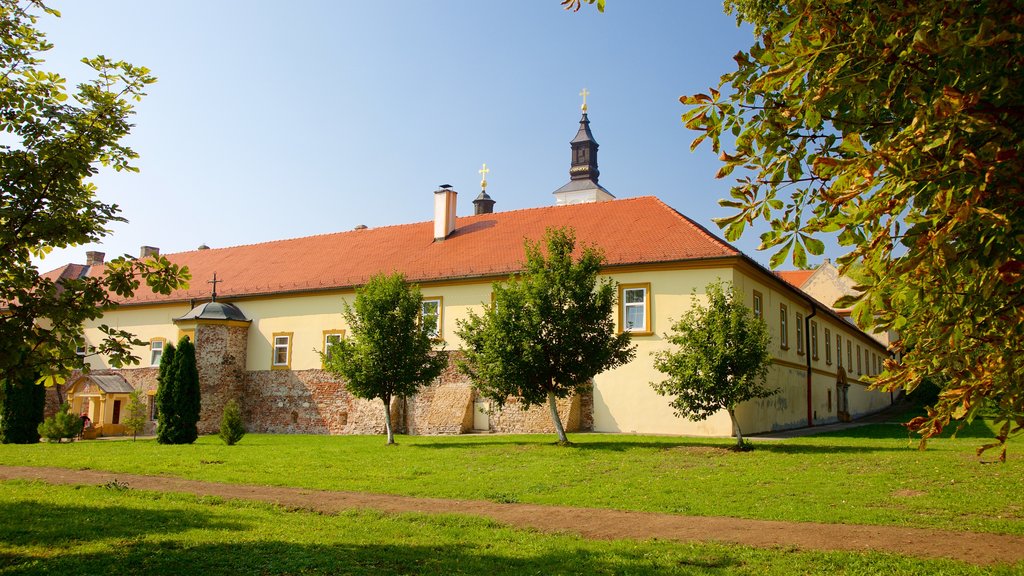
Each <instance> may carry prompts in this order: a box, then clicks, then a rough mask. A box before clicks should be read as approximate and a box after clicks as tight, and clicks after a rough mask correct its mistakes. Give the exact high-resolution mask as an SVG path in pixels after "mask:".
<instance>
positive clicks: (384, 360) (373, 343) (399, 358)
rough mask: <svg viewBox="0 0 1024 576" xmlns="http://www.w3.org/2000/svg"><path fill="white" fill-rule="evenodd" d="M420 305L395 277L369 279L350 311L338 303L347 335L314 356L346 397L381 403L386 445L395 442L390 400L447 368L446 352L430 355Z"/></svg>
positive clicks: (413, 292) (409, 288)
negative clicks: (339, 380) (342, 382)
mask: <svg viewBox="0 0 1024 576" xmlns="http://www.w3.org/2000/svg"><path fill="white" fill-rule="evenodd" d="M422 305H423V297H422V295H421V294H420V289H419V287H418V286H416V285H412V286H410V285H408V284H406V282H405V278H404V277H403V276H402V275H401V274H397V273H396V274H392V275H390V276H389V275H383V274H382V275H378V276H374V277H373V278H371V279H370V281H369V282H367V284H366V286H363V287H362V288H360V289H359V290H357V291H356V299H355V305H354V306H349V304H348V302H346V303H345V304H344V310H343V311H342V315H343V316H344V317H345V321H346V322H347V323H348V326H349V331H350V333H351V335H350V336H349V337H347V338H343V339H341V340H340V341H339V342H337V343H335V344H332V345H331V349H330V351H329V352H330V354H326V353H323V352H321V354H320V356H321V359H322V360H323V363H324V369H326V370H327V371H329V372H333V373H335V374H337V375H339V376H341V377H342V378H344V380H345V387H346V389H347V390H348V391H349V392H351V393H352V394H353V395H355V396H357V397H359V398H365V399H367V400H371V399H374V398H379V399H380V400H381V402H383V403H384V425H385V429H386V431H387V437H388V440H387V443H388V444H394V443H395V435H394V431H393V430H392V425H391V399H392V398H395V397H398V396H409V395H411V394H415V393H416V391H417V390H418V389H419V388H420V386H423V385H424V384H427V383H429V382H430V381H431V380H433V379H434V378H437V377H438V376H440V374H441V371H442V370H444V368H445V366H447V365H448V354H447V353H446V352H444V351H433V344H432V342H431V334H430V327H429V326H427V325H426V323H424V322H421V321H420V313H421V310H422Z"/></svg>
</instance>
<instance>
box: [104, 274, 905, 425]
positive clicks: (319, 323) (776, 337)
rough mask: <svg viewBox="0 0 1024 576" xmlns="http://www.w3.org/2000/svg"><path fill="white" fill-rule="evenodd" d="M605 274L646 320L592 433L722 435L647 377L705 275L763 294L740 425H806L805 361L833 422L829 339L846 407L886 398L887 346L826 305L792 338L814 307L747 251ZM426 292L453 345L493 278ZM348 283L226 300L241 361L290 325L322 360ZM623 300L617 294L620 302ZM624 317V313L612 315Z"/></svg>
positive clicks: (824, 416) (152, 318) (143, 320)
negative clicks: (437, 304)
mask: <svg viewBox="0 0 1024 576" xmlns="http://www.w3.org/2000/svg"><path fill="white" fill-rule="evenodd" d="M608 276H609V277H610V278H611V279H612V280H614V281H615V282H618V283H620V284H625V285H637V286H647V285H649V286H650V293H649V300H648V302H647V305H648V306H649V309H648V310H647V313H648V314H649V317H650V325H649V326H647V327H646V330H645V332H644V333H643V334H642V335H638V336H636V337H634V343H635V344H636V346H637V350H636V358H635V360H634V361H633V362H631V363H630V364H628V365H626V366H622V367H620V368H618V369H615V370H611V371H609V372H606V373H604V374H600V375H598V376H597V377H596V378H595V381H594V394H593V400H594V404H593V410H594V430H595V431H598V432H640V433H656V434H686V435H701V436H728V435H730V434H731V432H732V430H731V423H730V420H729V417H728V415H727V414H725V413H724V412H722V413H719V414H717V415H715V416H713V417H712V418H709V419H707V420H705V421H703V422H690V421H688V420H685V419H681V418H678V417H676V416H675V415H674V414H673V411H672V409H671V408H670V407H669V404H668V402H669V399H668V398H665V397H662V396H659V395H658V394H657V393H655V392H654V390H653V388H652V387H651V382H654V381H658V380H661V379H662V375H661V374H660V373H659V372H658V371H657V370H655V369H654V367H653V354H654V353H656V352H658V351H660V350H665V349H666V347H667V343H666V341H665V338H664V335H665V333H666V332H668V331H669V330H670V329H671V325H672V323H673V322H674V321H675V320H677V319H678V318H679V317H680V316H681V315H682V314H683V313H684V312H686V311H687V310H688V309H689V307H690V306H691V304H692V302H693V301H694V297H695V296H694V294H696V298H698V299H700V298H702V297H703V296H702V294H703V292H704V288H705V286H706V285H707V284H709V283H711V282H714V281H716V280H723V281H729V282H733V283H734V284H735V286H736V287H737V288H738V289H739V290H740V291H741V292H742V294H743V295H744V297H745V299H746V303H747V304H748V305H749V306H753V298H754V293H755V291H756V292H757V293H758V294H760V297H761V299H762V302H761V306H762V309H763V315H764V318H765V320H766V322H767V324H768V327H769V331H770V334H771V337H772V349H771V352H772V354H773V356H774V357H775V363H774V365H773V368H772V371H771V373H770V376H769V384H770V385H773V386H778V387H779V388H780V389H781V390H782V392H781V393H780V394H779V395H778V396H776V397H774V398H771V399H767V400H760V401H757V402H753V403H750V404H749V405H748V406H744V407H741V408H740V409H739V410H738V416H739V418H740V420H741V425H742V426H743V430H744V432H745V433H747V432H762V431H769V430H775V429H782V428H792V427H798V426H802V425H806V420H807V414H808V403H807V395H806V390H807V383H806V362H807V359H808V357H809V356H810V357H811V363H812V375H813V378H812V400H811V412H812V417H813V419H814V421H815V422H816V423H824V422H828V421H835V420H836V418H837V411H836V405H837V401H838V394H839V392H838V391H837V389H836V382H837V379H838V371H837V368H838V364H837V360H838V359H837V358H836V351H835V350H834V347H835V342H834V340H835V338H836V336H837V335H838V336H839V337H840V338H841V341H842V348H843V349H842V353H843V355H844V357H843V365H844V366H845V369H846V370H847V372H848V381H849V383H850V388H849V391H848V393H847V395H848V399H849V401H850V406H851V407H854V408H855V410H854V412H855V413H856V414H863V413H867V412H871V411H874V410H877V409H880V408H882V407H884V406H886V405H888V403H889V394H888V393H884V394H883V393H878V392H871V391H868V390H867V389H866V384H867V382H866V380H865V378H866V373H865V369H866V368H865V367H870V366H872V365H874V364H877V360H876V361H875V362H872V361H871V360H870V357H871V356H870V355H872V354H874V355H875V356H878V357H881V356H882V355H884V353H885V351H884V349H883V348H882V347H881V346H880V345H879V344H878V343H877V342H875V341H874V340H872V339H871V338H870V337H869V336H867V335H865V334H863V333H861V332H860V331H859V330H857V329H856V328H854V327H853V326H851V325H849V324H847V323H846V322H843V321H842V320H838V319H836V318H835V317H834V316H831V315H829V314H827V313H825V312H824V311H819V312H818V313H817V314H816V315H815V316H814V317H812V318H811V320H812V321H814V323H815V326H816V328H817V341H818V354H817V356H816V357H814V354H813V350H802V349H801V348H800V347H798V346H797V344H796V329H795V325H796V314H801V315H802V316H805V317H806V316H809V315H810V314H811V312H812V310H811V306H810V304H809V302H808V301H807V300H806V299H804V298H802V297H801V296H800V295H799V293H798V292H796V291H795V290H793V289H792V288H790V287H788V286H787V285H785V284H784V283H783V282H781V281H780V280H778V279H777V278H775V277H774V276H773V275H771V274H770V273H767V272H766V271H764V270H762V269H759V268H757V267H755V266H753V265H751V264H750V263H749V262H747V261H746V260H744V259H740V258H729V259H721V260H718V261H715V262H712V263H708V262H703V261H694V262H681V263H675V264H671V263H667V264H659V265H652V266H646V267H629V268H620V269H614V270H609V271H608ZM421 291H422V292H423V294H425V295H429V296H432V297H439V298H441V299H442V302H443V310H442V319H441V337H442V339H443V342H441V343H439V344H438V346H444V347H445V348H446V349H448V350H457V349H459V347H460V346H461V342H460V341H459V339H458V337H457V336H456V334H455V330H456V329H457V324H458V322H459V321H460V320H462V319H465V318H466V317H467V316H468V313H469V311H470V310H474V311H476V312H478V313H479V312H481V311H482V309H483V307H484V306H485V305H489V303H490V302H491V281H490V280H476V281H453V282H432V283H427V284H424V285H422V286H421ZM353 298H354V292H353V291H351V290H334V291H329V292H322V293H308V294H301V295H283V294H282V295H269V296H264V297H247V298H240V299H236V300H232V303H234V304H235V305H237V306H238V307H239V308H240V309H241V310H242V312H243V313H244V314H245V315H246V317H248V318H250V319H252V324H251V326H250V327H249V330H248V348H247V355H246V369H247V370H249V371H263V370H271V369H272V364H273V354H274V337H275V335H282V334H288V335H289V337H290V340H289V342H288V344H289V347H290V348H289V358H288V368H289V369H291V370H309V369H319V368H321V358H320V355H319V353H320V352H321V351H322V350H323V346H324V337H325V334H327V333H334V332H337V331H346V332H347V331H348V329H349V327H348V326H347V325H346V323H345V321H344V318H343V317H342V313H341V311H342V308H343V302H345V301H348V302H349V303H351V302H352V300H353ZM783 305H784V306H785V307H786V310H787V313H788V323H787V324H788V332H789V333H788V339H789V346H788V347H787V348H784V347H782V346H781V345H780V342H781V338H780V330H781V324H782V321H781V317H780V310H781V306H783ZM620 306H621V302H620ZM188 311H189V307H188V305H187V304H186V303H181V304H174V305H132V306H122V307H121V308H119V309H117V310H114V311H111V312H109V313H108V314H107V315H106V316H105V317H104V318H102V319H101V320H98V321H96V322H94V323H93V324H90V325H88V326H86V328H85V337H86V339H87V340H89V341H91V342H96V341H98V340H99V338H100V334H99V332H98V329H97V327H96V326H97V325H98V324H100V323H106V324H110V325H111V326H114V327H117V328H122V329H126V330H129V331H131V332H133V333H134V334H136V335H137V336H138V337H139V338H140V339H141V340H144V341H147V342H148V341H150V340H152V339H159V338H163V339H166V340H167V341H168V342H176V341H177V339H178V335H179V327H178V326H176V325H175V324H174V323H173V321H172V319H173V318H176V317H180V316H183V315H184V314H186V313H187V312H188ZM617 317H618V318H621V314H620V315H619V316H617ZM825 329H828V330H829V333H830V338H831V339H832V342H828V343H825V342H824V330H825ZM848 341H849V342H852V343H853V344H854V346H855V349H856V346H860V347H861V349H862V350H864V351H865V352H864V354H865V356H864V357H863V358H864V360H863V365H862V373H861V374H858V373H857V372H856V365H855V363H856V358H854V366H852V370H851V366H849V365H848V364H847V358H846V356H845V354H846V346H847V344H846V342H848ZM826 345H828V346H831V347H832V348H833V349H832V350H831V355H832V359H831V364H830V363H828V362H827V361H826V356H825V354H824V346H826ZM135 354H136V355H137V356H140V357H141V358H142V366H148V365H149V359H150V350H149V347H148V346H146V347H140V348H137V349H136V350H135ZM91 364H92V366H93V367H94V368H105V367H107V366H105V365H104V361H103V359H93V360H91Z"/></svg>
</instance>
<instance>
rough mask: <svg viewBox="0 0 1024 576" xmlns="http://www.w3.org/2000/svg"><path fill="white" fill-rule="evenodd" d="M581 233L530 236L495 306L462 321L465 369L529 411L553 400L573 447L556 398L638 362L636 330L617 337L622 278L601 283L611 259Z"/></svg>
mask: <svg viewBox="0 0 1024 576" xmlns="http://www.w3.org/2000/svg"><path fill="white" fill-rule="evenodd" d="M575 248H576V237H575V234H574V233H573V231H572V230H571V229H568V228H549V229H548V230H547V231H546V233H545V235H544V240H543V242H530V241H527V242H526V245H525V250H526V266H525V270H524V271H523V272H522V273H521V274H519V275H517V276H514V277H513V278H511V279H510V280H509V281H508V282H506V283H495V284H494V305H493V306H491V307H489V308H486V309H485V310H484V313H483V315H482V316H478V315H476V314H475V313H473V312H470V313H469V318H468V319H467V320H464V321H459V328H458V335H459V337H460V338H461V339H462V341H463V342H464V343H465V350H464V352H465V359H464V360H463V361H461V362H460V363H459V369H460V370H461V371H462V372H464V373H465V374H466V375H468V376H469V377H470V378H472V380H473V383H474V385H475V386H476V387H477V389H479V390H480V392H481V393H482V394H483V395H484V396H486V397H487V398H490V399H491V400H493V401H494V402H495V403H497V404H498V405H499V406H503V405H504V403H505V402H506V400H507V399H508V398H510V397H512V398H517V399H519V401H520V402H521V403H522V405H523V409H526V408H529V407H530V406H539V405H542V404H544V403H545V402H546V403H547V405H548V408H549V410H550V412H551V420H552V422H553V423H554V426H555V431H556V432H557V433H558V440H559V442H560V443H562V444H568V442H569V439H568V438H567V437H566V435H565V429H564V428H563V426H562V421H561V418H560V417H559V415H558V407H557V404H556V400H557V399H558V398H565V397H566V396H568V395H569V394H572V393H574V392H582V391H585V390H587V389H588V388H589V386H590V383H591V380H592V379H593V378H594V376H596V375H597V374H599V373H601V372H603V371H605V370H608V369H610V368H614V367H616V366H621V365H622V364H625V363H627V362H629V361H630V360H632V359H633V356H634V355H635V353H636V350H635V347H634V346H631V345H630V336H629V333H628V332H622V333H620V334H616V331H615V323H614V320H613V319H612V310H613V308H614V306H615V283H614V282H613V281H612V280H610V279H607V278H606V279H604V280H601V281H598V279H597V275H598V273H599V272H600V270H601V264H602V262H603V256H602V255H601V253H600V252H599V251H597V250H596V249H595V248H593V247H589V246H588V247H585V248H584V249H583V250H582V251H581V253H580V255H579V258H578V259H574V258H573V251H574V250H575Z"/></svg>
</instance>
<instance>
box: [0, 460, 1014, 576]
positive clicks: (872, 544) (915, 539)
mask: <svg viewBox="0 0 1024 576" xmlns="http://www.w3.org/2000/svg"><path fill="white" fill-rule="evenodd" d="M9 479H26V480H42V481H44V482H50V483H53V484H106V483H108V482H111V481H113V480H115V479H116V480H117V481H118V482H120V483H123V484H127V485H128V486H130V487H131V488H135V489H138V490H155V491H162V492H184V493H189V494H196V495H201V496H219V497H222V498H234V499H245V500H260V501H264V502H272V503H275V504H279V505H281V506H285V507H287V508H295V509H304V510H315V511H318V512H326V513H335V512H339V511H341V510H348V509H353V508H369V509H374V510H382V511H384V512H392V513H401V512H423V513H428V514H436V513H451V514H467V515H472V516H485V517H488V518H492V519H494V520H496V521H498V522H502V523H505V524H509V525H512V526H516V527H523V528H535V529H537V530H540V531H543V532H568V533H575V534H579V535H581V536H583V537H585V538H593V539H605V540H611V539H621V538H634V539H650V538H658V539H660V540H676V541H681V542H687V541H715V542H725V543H734V544H744V545H748V546H759V547H786V548H788V547H795V548H799V549H802V550H848V551H855V552H856V551H868V550H873V551H880V552H894V553H897V554H905V555H907V556H917V557H923V558H951V559H954V560H962V561H964V562H970V563H973V564H991V563H995V562H1007V563H1015V562H1019V561H1021V560H1024V537H1022V536H1010V535H1000V534H983V533H975V532H951V531H944V530H928V529H921V528H904V527H899V526H859V525H851V524H818V523H813V522H780V521H772V520H748V519H743V518H721V517H705V516H678V515H674V514H656V513H648V512H622V511H618V510H604V509H593V508H569V507H563V506H540V505H533V504H497V503H494V502H487V501H477V500H442V499H438V498H413V497H409V496H393V495H387V494H371V493H364V492H333V491H320V490H306V489H302V488H281V487H271V486H250V485H238V484H220V483H216V482H202V481H197V480H185V479H182V478H173V477H168V476H140V475H134V474H117V473H112V472H99V471H94V470H69V469H64V468H34V467H23V466H0V480H9Z"/></svg>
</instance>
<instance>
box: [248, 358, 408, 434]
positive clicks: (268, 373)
mask: <svg viewBox="0 0 1024 576" xmlns="http://www.w3.org/2000/svg"><path fill="white" fill-rule="evenodd" d="M242 396H243V402H242V417H243V419H244V420H245V423H246V427H247V428H248V429H249V431H251V432H275V433H287V434H382V433H383V432H384V405H383V404H382V403H381V402H380V401H379V400H372V401H371V400H362V399H360V398H356V397H355V396H353V395H351V394H349V393H348V391H346V390H345V385H344V384H343V383H342V382H341V381H340V380H338V379H336V378H335V377H334V376H333V375H332V374H330V373H329V372H325V371H324V370H260V371H255V372H248V373H246V379H245V385H244V388H243V395H242ZM393 412H394V409H393ZM395 416H397V415H394V414H393V420H397V418H395Z"/></svg>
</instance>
